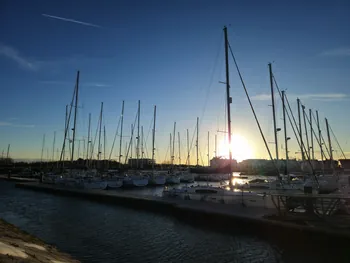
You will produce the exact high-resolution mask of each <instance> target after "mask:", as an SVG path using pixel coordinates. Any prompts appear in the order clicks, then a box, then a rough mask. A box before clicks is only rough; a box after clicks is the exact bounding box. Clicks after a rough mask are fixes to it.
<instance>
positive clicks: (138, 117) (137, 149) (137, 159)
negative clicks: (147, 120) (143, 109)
mask: <svg viewBox="0 0 350 263" xmlns="http://www.w3.org/2000/svg"><path fill="white" fill-rule="evenodd" d="M139 150H140V100H139V103H138V108H137V145H136V163H137V164H136V166H137V169H139V158H140V152H139Z"/></svg>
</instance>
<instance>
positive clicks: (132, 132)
mask: <svg viewBox="0 0 350 263" xmlns="http://www.w3.org/2000/svg"><path fill="white" fill-rule="evenodd" d="M133 139H134V125H133V124H131V139H130V158H131V159H132V149H133ZM131 164H132V162H131Z"/></svg>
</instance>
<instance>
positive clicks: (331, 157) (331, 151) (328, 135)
mask: <svg viewBox="0 0 350 263" xmlns="http://www.w3.org/2000/svg"><path fill="white" fill-rule="evenodd" d="M325 120H326V128H327V137H328V145H329V158H330V161H331V168H332V169H333V170H334V163H333V149H332V141H331V136H330V134H329V125H328V120H327V118H325Z"/></svg>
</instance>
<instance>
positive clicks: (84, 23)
mask: <svg viewBox="0 0 350 263" xmlns="http://www.w3.org/2000/svg"><path fill="white" fill-rule="evenodd" d="M41 15H42V16H45V17H49V18H53V19H58V20H63V21H66V22H71V23H76V24H80V25H84V26H92V27H97V28H100V27H101V26H99V25H95V24H91V23H86V22H82V21H78V20H74V19H70V18H64V17H59V16H52V15H47V14H41Z"/></svg>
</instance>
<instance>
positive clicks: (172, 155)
mask: <svg viewBox="0 0 350 263" xmlns="http://www.w3.org/2000/svg"><path fill="white" fill-rule="evenodd" d="M175 132H176V122H174V133H173V134H174V136H173V142H172V143H173V146H172V150H173V151H172V154H171V157H172V159H173V168H174V164H175V136H176V133H175Z"/></svg>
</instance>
